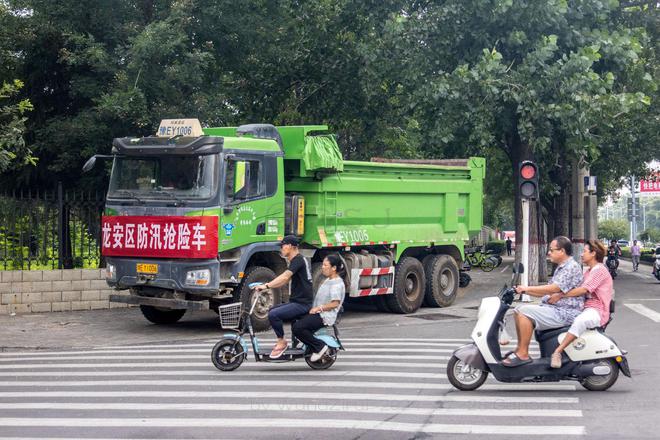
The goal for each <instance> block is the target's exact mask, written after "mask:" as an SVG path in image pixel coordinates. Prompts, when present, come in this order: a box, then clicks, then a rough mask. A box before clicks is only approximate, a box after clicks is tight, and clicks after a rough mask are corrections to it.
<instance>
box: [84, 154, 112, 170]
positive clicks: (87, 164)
mask: <svg viewBox="0 0 660 440" xmlns="http://www.w3.org/2000/svg"><path fill="white" fill-rule="evenodd" d="M114 157H115V156H114V155H112V154H95V155H94V156H92V157H90V158H89V159H88V160H87V162H85V165H83V167H82V170H83V173H86V172H88V171H91V170H92V168H94V165H96V160H97V159H112V158H114Z"/></svg>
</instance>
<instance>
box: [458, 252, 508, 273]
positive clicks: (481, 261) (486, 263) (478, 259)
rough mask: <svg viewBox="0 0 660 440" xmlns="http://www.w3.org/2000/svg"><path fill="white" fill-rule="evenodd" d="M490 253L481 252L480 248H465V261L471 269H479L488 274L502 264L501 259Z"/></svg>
mask: <svg viewBox="0 0 660 440" xmlns="http://www.w3.org/2000/svg"><path fill="white" fill-rule="evenodd" d="M498 257H499V256H497V255H494V254H493V253H492V251H487V252H483V250H482V248H481V247H473V248H465V261H466V262H467V263H468V264H469V265H470V266H472V267H480V268H481V270H483V271H484V272H490V271H491V270H493V269H495V268H496V267H497V266H499V265H500V264H501V263H502V260H501V257H500V258H499V259H498Z"/></svg>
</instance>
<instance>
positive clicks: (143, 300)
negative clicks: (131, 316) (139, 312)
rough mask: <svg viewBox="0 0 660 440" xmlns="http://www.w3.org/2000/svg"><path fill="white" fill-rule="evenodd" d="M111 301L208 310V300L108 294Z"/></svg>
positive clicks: (166, 307) (168, 307)
mask: <svg viewBox="0 0 660 440" xmlns="http://www.w3.org/2000/svg"><path fill="white" fill-rule="evenodd" d="M109 299H110V301H111V302H120V303H125V304H140V305H143V306H153V307H160V308H162V309H186V310H208V309H209V302H208V301H187V300H184V299H171V298H156V297H151V296H141V295H110V297H109Z"/></svg>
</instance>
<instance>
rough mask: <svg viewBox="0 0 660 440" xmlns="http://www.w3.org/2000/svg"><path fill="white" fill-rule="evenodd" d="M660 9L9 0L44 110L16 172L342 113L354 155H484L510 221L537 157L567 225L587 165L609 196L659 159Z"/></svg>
mask: <svg viewBox="0 0 660 440" xmlns="http://www.w3.org/2000/svg"><path fill="white" fill-rule="evenodd" d="M92 11H93V12H92ZM659 11H660V9H659V8H658V5H657V2H652V1H649V2H645V1H642V2H618V1H616V0H570V1H569V0H444V1H438V2H419V1H416V0H385V1H381V2H374V1H370V0H362V1H358V0H333V1H330V0H320V1H316V2H301V1H299V0H279V1H274V2H269V1H264V0H245V1H241V2H234V1H231V2H230V1H228V0H213V1H212V0H176V1H172V0H146V1H143V0H141V1H134V0H114V1H111V2H108V1H101V0H83V1H72V0H62V1H59V2H55V3H53V2H50V1H46V0H5V1H3V2H0V29H1V30H0V49H1V50H0V60H1V61H2V67H0V81H4V82H7V83H8V84H12V83H13V79H14V78H20V79H21V80H22V81H24V83H25V87H24V88H23V89H22V91H21V97H20V98H21V99H23V98H25V99H29V101H30V102H31V103H32V104H33V105H34V111H32V112H30V113H29V114H27V117H28V119H27V121H25V122H24V123H25V128H26V131H25V135H24V137H23V138H24V139H25V140H26V142H27V145H29V146H30V148H32V150H33V151H34V153H35V155H36V156H38V157H39V158H40V161H39V163H38V164H37V166H36V167H22V168H19V169H16V170H11V171H10V172H8V173H7V172H6V173H4V175H3V176H0V179H2V180H3V181H4V182H5V183H6V184H8V185H26V184H29V185H31V186H38V187H50V186H51V185H52V182H53V181H55V180H63V181H64V182H66V184H67V185H68V186H79V185H84V186H90V185H97V186H99V187H102V186H103V182H100V181H90V179H91V180H95V179H98V178H100V176H99V175H98V174H97V177H92V176H84V177H82V176H81V175H80V166H81V165H82V163H83V162H84V160H85V159H86V158H87V157H89V156H90V155H91V154H93V153H104V152H106V153H107V152H108V151H109V149H110V144H111V139H112V138H113V137H116V136H124V135H129V134H132V135H142V134H148V133H153V132H154V130H155V127H156V126H157V124H158V121H159V120H160V119H162V118H166V117H181V116H185V117H197V118H199V119H200V120H201V121H203V123H206V124H208V125H235V124H241V123H247V122H272V123H275V124H303V123H327V124H329V125H330V126H331V128H332V129H333V130H335V131H336V132H338V133H339V140H340V144H341V146H342V148H343V149H344V153H345V156H346V157H348V158H353V159H368V158H370V157H372V156H386V157H402V156H404V157H422V158H423V157H428V158H431V157H432V158H445V157H465V156H469V155H483V156H485V157H486V158H487V160H488V173H487V175H488V177H487V179H488V180H487V197H486V215H487V219H488V221H489V223H492V224H495V225H501V226H502V227H504V225H505V224H506V223H507V222H509V220H510V219H518V218H519V217H520V216H519V215H518V214H517V207H515V206H514V203H513V200H514V197H513V196H514V195H515V191H512V189H513V188H515V181H514V179H513V178H512V176H513V175H514V171H515V170H516V166H517V163H518V162H519V160H521V159H534V160H536V161H537V162H538V163H539V164H540V169H541V171H542V181H541V187H542V204H541V207H540V208H541V212H542V213H543V215H544V216H545V217H546V219H547V220H548V221H549V222H550V223H551V224H555V228H554V230H555V231H561V232H565V233H567V232H568V231H562V228H564V227H565V225H563V224H562V222H563V221H565V219H566V217H567V215H568V214H567V213H568V209H567V205H568V191H569V190H570V180H571V173H572V171H573V169H574V168H575V167H576V166H584V165H587V166H590V167H591V170H592V174H597V175H598V177H599V183H600V187H599V191H600V193H601V195H602V194H605V193H607V192H609V191H611V190H612V189H613V188H615V187H616V186H618V184H619V181H620V179H621V177H622V176H625V175H627V174H628V173H630V172H633V171H634V172H636V173H637V174H639V175H641V174H643V173H644V172H645V171H644V170H643V167H644V163H645V162H646V161H648V160H650V159H652V158H657V157H658V149H657V145H658V143H659V141H660V139H659V130H658V126H659V125H660V124H659V122H660V119H659V114H660V107H659V106H658V93H659V92H658V78H659V77H660V72H659V70H658V53H659V52H660V47H659V46H658V45H659V44H660V43H658V42H659V41H660V39H658V33H659V29H660V18H659V17H660V15H659ZM14 96H16V95H14ZM24 117H25V115H22V118H24ZM19 119H21V118H19ZM23 162H24V161H23V160H22V159H21V161H20V163H23ZM502 183H505V184H502ZM506 212H510V213H511V214H510V216H505V217H506V218H504V217H502V216H501V215H500V214H502V213H506Z"/></svg>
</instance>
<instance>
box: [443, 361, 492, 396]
mask: <svg viewBox="0 0 660 440" xmlns="http://www.w3.org/2000/svg"><path fill="white" fill-rule="evenodd" d="M487 377H488V372H487V371H483V370H479V369H477V368H474V367H473V366H471V365H468V364H466V363H465V362H463V361H462V360H460V359H459V358H457V357H456V356H452V357H451V359H449V362H448V363H447V379H449V382H451V384H452V385H454V386H455V387H456V388H458V389H459V390H461V391H473V390H476V389H477V388H479V387H480V386H481V385H483V383H484V382H485V381H486V378H487Z"/></svg>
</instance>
